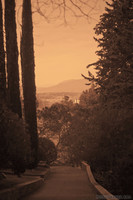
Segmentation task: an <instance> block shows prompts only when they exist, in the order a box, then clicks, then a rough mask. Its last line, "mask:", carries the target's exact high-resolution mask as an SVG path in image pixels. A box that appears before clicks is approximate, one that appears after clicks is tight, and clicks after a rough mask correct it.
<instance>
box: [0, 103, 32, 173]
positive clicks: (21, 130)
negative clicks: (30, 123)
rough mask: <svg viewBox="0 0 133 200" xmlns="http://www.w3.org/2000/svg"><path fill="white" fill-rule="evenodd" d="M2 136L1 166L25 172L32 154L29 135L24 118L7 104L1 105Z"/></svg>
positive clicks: (0, 144)
mask: <svg viewBox="0 0 133 200" xmlns="http://www.w3.org/2000/svg"><path fill="white" fill-rule="evenodd" d="M0 138H1V139H0V168H7V167H11V168H12V169H13V171H14V173H15V174H20V173H22V172H24V171H25V168H26V166H27V164H28V162H29V159H30V154H31V150H30V142H29V141H30V140H29V136H28V133H27V131H26V128H25V124H24V122H23V120H22V119H20V118H19V117H18V115H17V114H14V113H13V112H11V111H10V110H9V109H7V107H6V106H5V105H2V106H1V107H0Z"/></svg>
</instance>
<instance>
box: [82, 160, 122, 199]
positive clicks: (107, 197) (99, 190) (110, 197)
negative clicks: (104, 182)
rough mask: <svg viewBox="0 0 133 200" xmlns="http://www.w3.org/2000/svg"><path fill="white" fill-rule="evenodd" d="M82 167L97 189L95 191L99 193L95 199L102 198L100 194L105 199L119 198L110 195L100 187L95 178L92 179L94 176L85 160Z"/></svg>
mask: <svg viewBox="0 0 133 200" xmlns="http://www.w3.org/2000/svg"><path fill="white" fill-rule="evenodd" d="M82 169H84V170H86V172H87V175H88V178H89V180H90V182H91V183H92V185H93V186H94V187H95V188H96V189H97V191H98V192H99V193H100V194H101V196H100V195H97V199H102V196H103V197H104V198H105V199H106V200H119V199H118V198H116V197H115V196H114V195H112V194H111V193H110V192H108V191H107V190H106V189H105V188H104V187H102V186H101V185H100V184H99V183H97V182H96V180H95V179H94V176H93V174H92V171H91V168H90V166H89V165H88V164H87V163H86V162H82Z"/></svg>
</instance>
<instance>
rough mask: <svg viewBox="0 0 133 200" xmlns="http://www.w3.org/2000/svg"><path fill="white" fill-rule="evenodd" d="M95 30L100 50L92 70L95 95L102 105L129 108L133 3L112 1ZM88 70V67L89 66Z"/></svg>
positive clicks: (132, 89) (132, 74)
mask: <svg viewBox="0 0 133 200" xmlns="http://www.w3.org/2000/svg"><path fill="white" fill-rule="evenodd" d="M107 5H108V6H107V7H106V12H105V13H104V14H103V15H101V19H100V22H99V23H98V24H97V25H96V27H95V33H96V35H97V38H95V40H96V41H97V42H98V46H99V48H100V50H98V51H97V52H96V53H97V55H98V56H99V60H98V62H96V63H94V65H95V66H96V70H98V73H97V75H98V76H97V79H96V80H95V81H96V82H97V84H98V86H100V87H99V91H100V94H101V97H102V100H103V101H104V102H106V101H108V102H110V104H112V105H115V106H116V105H117V106H120V107H121V106H124V105H125V106H127V105H128V106H129V107H130V108H131V107H132V102H133V78H132V77H133V56H132V52H133V20H132V19H133V15H132V10H133V2H132V1H131V0H126V1H125V0H124V1H122V0H117V1H116V0H113V1H112V2H111V3H110V4H109V3H107ZM89 66H91V65H89Z"/></svg>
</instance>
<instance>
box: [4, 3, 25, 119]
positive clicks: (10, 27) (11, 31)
mask: <svg viewBox="0 0 133 200" xmlns="http://www.w3.org/2000/svg"><path fill="white" fill-rule="evenodd" d="M5 31H6V52H7V73H8V100H9V108H10V109H11V110H12V111H13V112H15V113H17V114H18V115H19V116H20V117H22V111H21V102H20V90H19V89H20V88H19V66H18V46H17V33H16V21H15V0H11V1H10V0H5Z"/></svg>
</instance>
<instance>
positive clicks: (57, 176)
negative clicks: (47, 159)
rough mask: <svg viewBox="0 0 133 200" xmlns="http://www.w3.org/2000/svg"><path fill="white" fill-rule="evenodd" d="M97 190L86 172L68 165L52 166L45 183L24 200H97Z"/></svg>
mask: <svg viewBox="0 0 133 200" xmlns="http://www.w3.org/2000/svg"><path fill="white" fill-rule="evenodd" d="M96 195H97V192H96V190H95V188H94V187H93V186H92V184H91V183H90V182H89V180H88V178H87V175H86V172H85V171H83V170H81V169H80V168H73V167H68V166H56V167H51V175H50V176H49V178H48V179H47V180H46V181H45V183H44V185H43V186H42V187H41V188H40V189H39V190H37V191H36V192H34V193H33V194H31V195H30V196H28V197H26V198H24V199H23V200H96V199H97V198H96V197H97V196H96Z"/></svg>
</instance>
